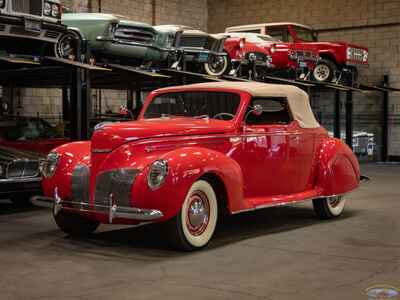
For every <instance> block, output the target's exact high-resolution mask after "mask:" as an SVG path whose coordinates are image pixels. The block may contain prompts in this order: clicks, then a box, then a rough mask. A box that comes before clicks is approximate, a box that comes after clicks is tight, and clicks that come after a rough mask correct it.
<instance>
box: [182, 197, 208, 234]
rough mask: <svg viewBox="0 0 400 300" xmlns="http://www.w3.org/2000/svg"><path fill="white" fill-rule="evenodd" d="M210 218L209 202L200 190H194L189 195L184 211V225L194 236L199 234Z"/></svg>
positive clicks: (204, 228)
mask: <svg viewBox="0 0 400 300" xmlns="http://www.w3.org/2000/svg"><path fill="white" fill-rule="evenodd" d="M209 220H210V203H209V201H208V198H207V195H206V194H205V193H203V192H202V191H195V192H193V193H192V194H191V195H190V198H189V205H188V207H187V212H186V226H187V228H188V229H189V232H190V233H191V234H192V235H194V236H199V235H201V234H202V233H203V232H204V231H205V230H206V228H207V225H208V222H209Z"/></svg>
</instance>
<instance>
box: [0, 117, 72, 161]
mask: <svg viewBox="0 0 400 300" xmlns="http://www.w3.org/2000/svg"><path fill="white" fill-rule="evenodd" d="M69 141H70V140H69V139H68V138H65V137H64V134H63V133H62V132H61V130H59V129H58V128H57V127H56V126H52V125H50V123H48V122H47V121H46V120H44V119H42V118H39V117H23V116H4V117H1V119H0V146H5V147H9V148H14V149H19V150H27V151H31V152H38V153H41V154H43V155H46V154H47V153H49V152H50V151H51V150H52V149H53V148H56V147H57V146H60V145H62V144H65V143H68V142H69Z"/></svg>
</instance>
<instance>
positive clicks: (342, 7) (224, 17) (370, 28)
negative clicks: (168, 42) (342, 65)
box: [208, 0, 400, 156]
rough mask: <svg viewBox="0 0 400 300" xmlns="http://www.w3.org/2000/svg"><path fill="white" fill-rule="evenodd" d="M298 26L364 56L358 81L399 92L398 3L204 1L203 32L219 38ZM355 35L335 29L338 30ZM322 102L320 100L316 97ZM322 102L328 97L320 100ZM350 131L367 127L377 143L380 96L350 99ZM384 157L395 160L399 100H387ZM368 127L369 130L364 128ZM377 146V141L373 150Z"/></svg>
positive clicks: (367, 0) (390, 0) (398, 139)
mask: <svg viewBox="0 0 400 300" xmlns="http://www.w3.org/2000/svg"><path fill="white" fill-rule="evenodd" d="M282 21H290V22H298V23H303V24H307V25H310V26H312V27H314V28H316V29H325V30H326V29H328V30H329V31H328V32H323V33H321V34H320V40H326V41H328V40H330V41H340V40H343V41H348V42H352V43H356V44H360V45H365V46H367V47H368V48H369V50H370V56H369V61H370V65H369V68H365V69H364V68H363V69H362V70H361V74H360V75H361V80H362V81H363V82H366V83H370V84H377V83H380V82H381V81H382V78H383V75H389V77H390V85H391V86H393V87H397V88H400V55H399V50H400V23H399V22H400V1H399V0H324V1H321V0H306V1H298V0H285V1H282V0H252V1H246V0H219V1H214V0H208V29H209V31H210V32H213V33H216V32H223V31H224V29H225V28H226V27H228V26H233V25H242V24H254V23H264V22H282ZM349 26H352V27H360V28H358V29H351V30H347V29H340V28H343V27H349ZM319 97H324V95H322V96H319ZM326 97H328V96H326ZM354 97H355V99H354V101H355V114H356V115H357V116H358V117H357V116H356V120H355V129H356V130H357V129H362V128H363V127H367V129H368V130H369V131H373V132H374V133H375V134H376V135H377V137H378V139H379V136H380V133H381V120H380V119H379V115H377V114H376V113H375V112H378V114H379V112H380V111H381V106H380V104H381V97H380V95H375V94H372V95H368V96H366V97H365V96H360V95H359V94H357V93H355V95H354ZM390 114H391V126H390V140H391V142H390V149H389V152H390V155H396V156H399V155H400V97H399V96H398V95H395V94H391V96H390ZM368 123H369V125H368ZM379 143H380V141H378V144H379Z"/></svg>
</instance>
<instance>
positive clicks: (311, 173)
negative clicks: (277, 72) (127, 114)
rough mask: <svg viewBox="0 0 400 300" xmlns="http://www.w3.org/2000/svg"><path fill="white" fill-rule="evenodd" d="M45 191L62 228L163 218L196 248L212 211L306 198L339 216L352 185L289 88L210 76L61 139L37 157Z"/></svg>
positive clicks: (354, 170) (356, 174)
mask: <svg viewBox="0 0 400 300" xmlns="http://www.w3.org/2000/svg"><path fill="white" fill-rule="evenodd" d="M43 175H44V179H43V188H44V193H45V197H37V198H35V199H34V203H36V204H38V205H42V206H50V207H53V212H54V218H55V221H56V223H57V225H58V226H59V227H60V228H61V229H62V230H63V231H65V232H66V233H68V234H70V235H72V236H74V235H78V236H79V235H80V236H82V235H87V234H90V233H92V232H94V231H95V230H96V228H97V227H98V225H99V224H100V223H106V224H139V223H147V222H165V224H164V226H163V228H165V230H166V232H167V235H166V236H167V237H168V238H169V240H170V241H171V243H172V244H173V245H174V246H176V247H177V248H179V249H183V250H194V249H198V248H201V247H204V246H205V245H206V244H207V243H208V242H209V240H210V239H211V237H212V235H213V233H214V229H215V226H216V223H217V219H218V213H219V212H223V211H227V212H229V213H231V214H237V213H240V212H244V211H251V210H256V209H261V208H265V207H270V206H280V205H286V204H292V203H297V202H302V201H306V200H310V199H313V204H314V209H315V211H316V213H317V214H318V215H319V216H320V217H321V218H334V217H337V216H339V215H340V214H341V213H342V211H343V209H344V206H345V202H346V200H345V194H346V193H347V192H350V191H352V190H354V189H355V188H357V187H358V185H359V178H360V170H359V165H358V162H357V159H356V157H355V156H354V154H353V153H352V151H351V150H350V149H349V147H347V145H345V144H344V143H343V142H342V141H340V140H338V139H334V138H331V137H329V135H328V133H327V131H326V130H325V129H323V128H322V127H321V126H320V124H319V123H318V122H317V121H316V119H315V117H314V115H313V112H312V110H311V107H310V103H309V98H308V95H307V94H306V93H305V92H304V91H302V90H300V89H299V88H297V87H294V86H288V85H273V84H265V83H259V82H216V83H202V84H194V85H188V86H177V87H170V88H164V89H160V90H157V91H154V92H152V93H151V94H150V95H149V96H148V98H147V99H146V102H145V105H144V108H143V110H142V112H141V114H140V116H139V119H138V121H134V122H124V123H117V124H104V125H103V126H99V127H98V128H97V130H96V131H95V132H94V134H93V137H92V139H91V141H85V142H75V143H71V144H66V145H63V146H61V147H59V148H57V149H55V150H54V151H52V152H51V153H49V155H48V156H47V159H46V161H45V162H44V165H43Z"/></svg>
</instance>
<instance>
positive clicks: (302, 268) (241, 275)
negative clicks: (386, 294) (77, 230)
mask: <svg viewBox="0 0 400 300" xmlns="http://www.w3.org/2000/svg"><path fill="white" fill-rule="evenodd" d="M363 172H364V174H366V175H369V176H371V177H372V181H371V182H369V183H368V184H367V185H364V186H362V187H361V188H360V189H359V190H358V191H356V192H354V193H352V194H350V195H349V196H348V198H349V203H348V206H347V210H346V212H345V213H344V215H343V216H342V217H341V218H339V219H337V220H334V221H320V220H319V219H318V218H316V217H315V215H314V213H313V211H312V209H311V206H310V204H305V205H299V206H293V207H284V208H274V209H267V210H263V211H257V212H252V213H246V214H242V215H236V216H232V217H225V218H224V219H223V220H221V222H220V224H219V225H218V228H217V231H216V235H215V237H214V239H213V240H212V242H211V244H210V245H209V247H208V248H206V249H204V250H202V251H198V252H195V253H179V252H175V251H172V250H169V249H168V248H167V246H166V245H165V244H164V242H162V236H161V234H160V230H159V228H158V227H157V226H144V227H140V228H126V227H116V226H112V227H110V226H108V227H107V226H103V227H101V228H100V230H99V232H98V233H96V234H95V235H94V236H93V237H92V238H90V239H85V240H76V239H71V238H68V237H67V236H66V235H65V234H63V233H62V232H61V231H59V230H58V229H57V228H56V225H55V224H54V223H53V220H52V219H51V218H50V214H49V212H48V211H46V210H41V209H33V208H27V209H16V208H13V206H12V205H11V204H10V203H8V202H7V201H2V202H0V270H1V271H0V299H21V300H22V299H51V300H53V299H54V300H57V299H99V300H100V299H106V300H110V299H133V300H136V299H156V298H159V299H213V300H215V299H274V300H275V299H291V300H293V299H296V300H299V299H307V300H312V299H318V300H320V299H324V300H325V299H335V300H337V299H352V300H354V299H367V296H366V295H365V292H364V291H365V289H366V288H368V287H370V286H372V285H375V284H390V285H394V286H396V285H397V287H400V165H365V166H363Z"/></svg>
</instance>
